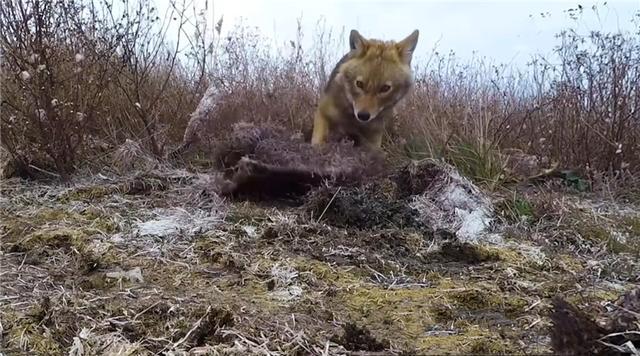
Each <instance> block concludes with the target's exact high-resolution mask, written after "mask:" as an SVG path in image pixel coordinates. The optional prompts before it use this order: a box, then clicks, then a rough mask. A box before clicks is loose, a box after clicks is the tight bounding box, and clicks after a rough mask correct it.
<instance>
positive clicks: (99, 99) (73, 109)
mask: <svg viewBox="0 0 640 356" xmlns="http://www.w3.org/2000/svg"><path fill="white" fill-rule="evenodd" d="M183 8H184V7H182V8H181V7H179V6H178V5H177V4H173V7H172V10H171V11H170V12H169V13H168V14H167V16H166V17H165V18H160V16H159V14H157V10H156V9H155V7H154V6H153V3H152V2H150V1H146V0H140V1H133V2H129V1H124V2H115V1H114V2H112V1H93V0H81V1H61V0H60V1H39V0H27V1H16V0H3V1H2V2H1V4H0V48H1V50H2V72H1V74H0V79H1V85H2V87H1V92H2V111H1V114H0V119H1V126H0V128H1V136H2V146H3V147H4V148H6V149H7V151H8V152H9V154H10V155H11V156H12V158H13V159H14V160H15V161H16V162H18V164H20V165H22V166H25V167H37V166H40V169H41V168H48V169H50V170H51V171H55V172H57V174H60V175H63V176H66V175H68V174H69V173H71V172H73V171H74V170H75V168H76V167H77V166H78V165H79V164H81V163H82V162H83V161H85V160H86V159H88V158H90V157H92V156H95V154H97V153H99V152H100V149H104V148H105V147H107V148H108V147H115V146H116V145H118V144H120V143H122V142H124V141H125V140H126V139H127V138H135V139H137V140H140V141H142V142H144V143H145V147H147V149H149V150H150V151H151V152H152V153H154V154H156V155H161V154H162V148H163V144H164V142H165V141H166V138H165V137H166V136H167V132H166V131H167V129H166V127H167V126H169V125H167V124H166V123H167V122H168V121H171V122H173V121H174V120H175V119H176V118H177V119H184V120H186V117H187V116H188V114H189V112H190V111H191V110H193V108H194V107H195V104H196V103H197V98H198V97H199V94H200V93H201V92H203V91H204V89H205V88H206V84H207V83H206V81H205V80H204V79H205V75H204V73H205V68H204V67H205V64H204V63H205V60H206V58H205V56H204V55H203V54H205V53H206V50H207V48H205V46H204V44H203V43H204V37H202V36H198V34H196V35H195V36H192V37H191V38H188V39H189V40H190V41H191V45H190V51H189V52H187V53H181V52H180V47H179V46H180V40H179V39H180V38H182V37H183V36H178V41H177V43H176V44H174V45H173V46H172V45H170V44H169V42H168V40H167V37H166V33H167V31H168V29H169V23H170V21H172V20H173V19H175V20H174V21H178V22H179V23H180V24H182V23H184V22H186V21H187V20H186V16H185V10H180V9H183ZM179 55H181V56H180V60H179V59H178V56H179ZM169 119H170V120H169ZM163 124H164V125H163ZM42 166H45V167H42Z"/></svg>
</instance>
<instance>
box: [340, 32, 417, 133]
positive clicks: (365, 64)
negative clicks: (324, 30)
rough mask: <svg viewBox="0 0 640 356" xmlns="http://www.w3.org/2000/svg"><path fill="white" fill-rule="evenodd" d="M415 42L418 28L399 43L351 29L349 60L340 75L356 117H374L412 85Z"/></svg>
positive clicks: (364, 120) (366, 119)
mask: <svg viewBox="0 0 640 356" xmlns="http://www.w3.org/2000/svg"><path fill="white" fill-rule="evenodd" d="M417 43H418V30H415V31H413V32H412V33H411V34H410V35H409V36H408V37H407V38H405V39H403V40H402V41H399V42H394V41H380V40H375V39H366V38H364V37H363V36H362V35H361V34H360V33H358V31H356V30H352V31H351V34H350V36H349V44H350V47H351V53H352V55H351V59H350V60H348V61H346V62H345V63H344V64H343V65H342V66H341V67H340V74H339V75H340V81H341V82H342V84H343V85H344V87H345V92H346V93H347V97H348V99H349V100H350V101H351V103H352V104H353V113H354V115H355V117H356V118H358V120H360V121H363V122H366V121H370V120H373V119H375V118H376V116H377V115H378V114H379V113H380V112H382V111H383V110H385V109H389V108H392V107H393V106H394V105H396V104H397V103H398V102H399V101H400V99H402V98H403V97H404V96H405V94H406V93H407V92H408V90H409V89H410V88H411V85H412V84H413V75H412V72H411V58H412V57H413V52H414V50H415V48H416V44H417Z"/></svg>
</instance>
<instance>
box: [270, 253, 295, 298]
mask: <svg viewBox="0 0 640 356" xmlns="http://www.w3.org/2000/svg"><path fill="white" fill-rule="evenodd" d="M271 277H272V280H273V281H274V283H275V287H274V290H273V291H272V292H271V293H269V294H270V296H271V297H272V298H274V299H277V300H279V301H282V302H290V301H292V300H296V299H299V298H300V297H301V296H302V292H303V290H302V288H301V287H300V286H298V285H296V284H295V281H296V279H297V278H298V271H297V270H296V269H295V268H293V267H291V266H286V265H284V266H283V265H280V264H279V263H276V264H275V265H274V266H273V267H271Z"/></svg>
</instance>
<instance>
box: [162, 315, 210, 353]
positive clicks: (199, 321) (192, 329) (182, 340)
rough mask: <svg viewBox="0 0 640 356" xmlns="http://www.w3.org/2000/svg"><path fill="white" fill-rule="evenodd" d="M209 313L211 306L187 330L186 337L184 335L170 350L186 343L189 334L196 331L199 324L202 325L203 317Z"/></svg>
mask: <svg viewBox="0 0 640 356" xmlns="http://www.w3.org/2000/svg"><path fill="white" fill-rule="evenodd" d="M210 311H211V306H208V307H207V311H206V312H205V313H204V315H203V316H202V317H201V318H200V319H199V320H198V321H197V322H196V323H195V324H193V327H192V328H191V330H189V332H187V335H185V336H184V337H183V338H182V339H180V340H178V341H177V342H175V343H174V344H173V346H172V347H171V348H172V349H175V348H176V347H178V345H180V344H182V343H183V342H185V341H187V340H188V339H189V337H190V336H191V334H192V333H193V332H194V331H196V329H197V328H198V327H199V326H200V323H202V320H203V319H204V317H205V316H207V315H209V312H210Z"/></svg>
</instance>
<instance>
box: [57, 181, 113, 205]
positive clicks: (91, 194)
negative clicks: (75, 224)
mask: <svg viewBox="0 0 640 356" xmlns="http://www.w3.org/2000/svg"><path fill="white" fill-rule="evenodd" d="M113 192H114V188H113V187H112V186H107V185H95V186H90V187H81V188H74V189H72V190H70V191H68V192H65V193H64V194H61V195H60V196H59V197H58V201H60V202H70V201H74V200H98V199H101V198H103V197H104V196H106V195H109V194H111V193H113Z"/></svg>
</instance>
